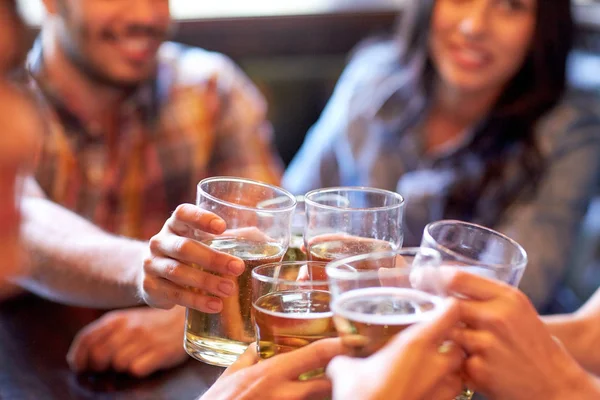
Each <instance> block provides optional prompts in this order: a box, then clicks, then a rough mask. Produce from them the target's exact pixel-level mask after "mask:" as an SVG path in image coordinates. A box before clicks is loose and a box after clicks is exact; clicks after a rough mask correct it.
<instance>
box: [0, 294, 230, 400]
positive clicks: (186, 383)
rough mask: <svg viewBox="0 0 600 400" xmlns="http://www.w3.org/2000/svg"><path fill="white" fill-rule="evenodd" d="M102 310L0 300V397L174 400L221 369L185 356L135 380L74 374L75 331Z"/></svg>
mask: <svg viewBox="0 0 600 400" xmlns="http://www.w3.org/2000/svg"><path fill="white" fill-rule="evenodd" d="M101 314H102V312H100V311H97V310H89V309H83V308H74V307H66V306H62V305H58V304H54V303H51V302H48V301H44V300H41V299H39V298H36V297H33V296H25V297H22V298H20V299H17V300H13V301H10V302H5V303H1V304H0V399H2V400H29V399H31V400H51V399H60V400H67V399H86V400H87V399H102V400H108V399H134V400H137V399H149V400H150V399H152V400H160V399H169V400H171V399H173V400H180V399H181V400H188V399H189V400H191V399H195V398H197V397H198V396H199V395H201V394H202V393H204V392H205V391H206V390H207V389H208V387H210V385H212V383H213V382H214V381H215V380H216V379H217V378H218V377H219V375H220V374H221V373H222V371H223V369H221V368H217V367H212V366H209V365H205V364H203V363H200V362H197V361H194V360H191V359H190V360H189V361H188V362H187V363H185V364H184V365H183V366H181V367H179V368H176V369H174V370H171V371H167V372H161V373H156V374H154V375H152V376H150V377H149V378H147V379H143V380H137V379H134V378H131V377H129V376H127V375H121V374H116V373H107V374H85V375H76V374H74V373H72V372H71V371H70V370H69V368H68V366H67V363H66V361H65V355H66V354H67V351H68V349H69V345H70V344H71V341H72V339H73V337H74V335H75V334H76V333H77V332H78V331H79V329H81V328H82V327H83V326H85V325H86V324H88V323H90V322H91V321H93V320H94V319H96V318H98V317H99V316H100V315H101Z"/></svg>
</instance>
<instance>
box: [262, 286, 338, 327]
mask: <svg viewBox="0 0 600 400" xmlns="http://www.w3.org/2000/svg"><path fill="white" fill-rule="evenodd" d="M311 292H314V293H317V292H323V291H320V290H314V291H294V292H282V293H280V295H281V296H282V299H281V302H282V303H285V304H286V305H288V306H292V307H294V306H295V309H294V310H290V311H287V312H285V311H273V310H268V309H266V308H264V307H259V306H257V305H256V303H253V304H252V306H253V307H254V308H255V309H256V310H258V311H260V312H261V313H264V314H267V315H270V316H273V317H278V318H287V319H297V320H313V319H321V318H331V317H332V316H333V313H332V312H331V311H327V312H314V311H308V310H309V309H310V307H311V305H312V304H311V303H312V302H311V300H310V299H308V298H307V297H305V296H306V295H307V294H310V293H311ZM323 293H328V292H323ZM271 295H272V294H271ZM267 296H269V295H267ZM283 296H287V299H283ZM264 297H265V296H263V298H264ZM259 301H260V299H259ZM290 308H291V307H290Z"/></svg>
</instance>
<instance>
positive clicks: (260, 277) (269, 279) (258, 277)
mask: <svg viewBox="0 0 600 400" xmlns="http://www.w3.org/2000/svg"><path fill="white" fill-rule="evenodd" d="M296 265H298V266H302V265H315V266H318V267H323V270H325V271H327V263H326V262H324V261H280V262H272V263H269V264H263V265H259V266H258V267H256V268H254V269H253V270H252V274H251V275H252V279H256V280H258V281H260V282H263V283H281V284H284V285H290V286H292V285H293V286H297V287H308V286H315V285H318V286H321V285H329V281H328V280H319V281H314V280H310V281H292V280H289V279H281V278H273V277H270V276H266V275H260V274H259V272H260V270H262V269H267V268H274V267H285V266H296Z"/></svg>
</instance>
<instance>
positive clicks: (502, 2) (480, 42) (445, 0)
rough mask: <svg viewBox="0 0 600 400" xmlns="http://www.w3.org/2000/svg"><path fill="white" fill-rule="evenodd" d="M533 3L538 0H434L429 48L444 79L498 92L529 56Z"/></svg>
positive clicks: (461, 87) (470, 89) (455, 86)
mask: <svg viewBox="0 0 600 400" xmlns="http://www.w3.org/2000/svg"><path fill="white" fill-rule="evenodd" d="M537 7H538V4H537V0H437V1H436V3H435V7H434V10H433V17H432V25H431V30H432V31H431V35H430V42H429V51H430V54H431V57H432V60H433V63H434V65H435V68H436V70H437V72H438V75H439V77H440V79H441V82H442V84H443V85H444V86H445V87H448V88H450V89H452V90H455V91H458V92H461V93H481V92H483V93H490V92H494V91H498V92H499V91H501V90H502V89H503V88H504V87H505V85H506V84H507V83H508V82H509V81H510V80H511V79H512V78H513V77H514V76H515V75H516V74H517V72H518V71H519V70H520V69H521V66H522V65H523V63H524V61H525V59H526V57H527V54H528V52H529V49H530V47H531V44H532V41H533V36H534V32H535V26H536V13H537Z"/></svg>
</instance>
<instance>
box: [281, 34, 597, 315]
mask: <svg viewBox="0 0 600 400" xmlns="http://www.w3.org/2000/svg"><path fill="white" fill-rule="evenodd" d="M390 46H392V48H390ZM393 46H396V44H394V43H392V42H390V43H377V44H372V45H370V46H367V47H364V48H363V49H362V50H359V51H358V52H357V54H356V55H355V56H354V58H353V59H352V60H351V61H350V63H349V65H348V66H347V67H346V69H345V71H344V73H343V74H342V77H341V78H340V80H339V82H338V84H337V86H336V89H335V92H334V94H333V96H332V98H331V100H330V101H329V104H328V105H327V107H326V109H325V111H324V112H323V114H322V115H321V118H320V119H319V121H318V122H317V123H316V125H315V126H314V127H313V128H312V129H311V131H310V132H309V133H308V136H307V139H306V141H305V143H304V145H303V146H302V149H301V150H300V152H299V153H298V155H297V156H296V157H295V159H294V160H293V161H292V163H291V165H290V167H289V168H288V170H287V171H286V174H285V176H284V179H283V186H284V187H286V188H287V189H289V190H290V191H292V192H293V193H297V194H301V193H306V192H307V191H309V190H312V189H315V188H319V187H329V186H372V187H379V188H383V189H388V190H392V191H397V192H398V193H400V194H402V195H403V196H404V198H405V200H406V203H405V205H406V207H405V212H404V235H405V237H404V245H408V246H415V245H419V243H420V241H421V236H422V232H423V229H424V227H425V225H426V224H428V223H429V222H432V221H435V220H439V219H445V218H454V219H462V220H466V221H472V222H477V223H481V224H484V225H487V226H490V227H492V228H495V229H497V230H499V231H501V232H504V233H506V234H507V235H509V236H511V237H512V238H513V239H515V240H516V241H518V242H519V243H521V245H523V247H524V248H525V250H526V251H527V253H528V256H529V263H528V266H527V270H526V271H525V275H524V277H523V280H522V282H521V288H522V289H523V291H524V292H525V293H527V294H528V295H529V296H530V297H531V298H532V300H533V301H534V303H535V304H536V305H537V306H538V307H542V306H543V305H545V304H546V303H547V301H548V300H549V299H550V298H551V296H552V294H553V291H554V289H555V287H556V285H557V282H559V281H560V279H561V278H562V277H563V275H564V272H565V269H566V268H567V266H568V265H569V258H570V255H571V250H572V247H573V244H574V240H575V238H576V237H577V233H578V228H579V225H580V222H581V220H582V219H583V216H584V215H585V212H586V209H587V206H588V204H589V201H590V199H591V197H592V196H593V195H594V193H595V191H596V188H597V184H598V182H599V181H600V176H599V173H600V117H599V112H598V111H599V109H598V107H597V104H596V103H595V102H594V101H590V100H589V99H587V98H583V99H576V98H569V99H565V101H564V102H563V104H561V105H560V106H558V107H557V108H556V109H555V110H553V111H552V112H550V113H549V114H548V115H547V116H545V117H544V118H543V119H542V120H541V121H539V123H538V125H537V127H536V139H537V141H538V147H539V149H540V151H541V153H542V157H543V159H544V160H543V161H544V165H545V168H544V170H543V172H542V176H541V179H540V181H539V182H538V183H537V185H535V184H534V182H531V181H530V180H527V177H526V176H525V175H524V173H523V168H521V165H520V159H519V158H518V155H519V144H517V145H516V146H514V147H513V148H511V149H506V150H507V151H505V152H503V153H502V155H503V157H505V159H506V161H507V168H506V173H505V174H504V175H503V179H502V180H501V181H499V182H496V183H495V184H494V185H491V187H488V188H486V190H485V191H484V193H482V195H481V197H479V198H476V199H473V196H472V195H471V193H473V192H476V190H473V189H477V188H479V187H480V186H479V185H481V180H482V174H483V170H484V167H485V165H486V163H487V162H488V161H489V160H487V159H485V158H482V156H481V155H480V154H479V153H478V151H477V149H476V148H475V146H474V140H473V139H474V137H473V136H474V134H471V135H465V136H466V138H465V140H463V141H461V142H457V143H452V144H451V145H449V146H446V147H445V148H444V149H441V150H440V151H436V152H435V153H426V152H425V151H424V149H423V147H424V146H423V144H422V135H421V134H420V133H421V130H420V129H419V125H420V123H421V120H420V118H422V115H423V113H422V110H423V108H424V107H426V101H425V99H424V97H423V96H422V95H421V94H420V91H419V89H418V88H414V87H410V86H409V85H407V82H411V79H410V75H409V72H408V71H406V70H403V69H401V68H399V67H398V66H397V61H396V59H395V58H394V57H393V56H394V54H395V52H394V49H393ZM473 131H474V130H473ZM456 185H458V187H460V188H464V194H463V197H462V198H461V199H462V200H463V201H458V202H455V203H454V204H452V205H450V204H449V193H450V190H451V188H453V187H457V186H456ZM505 193H515V194H516V196H515V197H516V199H515V200H514V201H513V202H512V203H511V204H510V206H509V207H507V208H506V207H504V208H503V207H502V205H501V202H500V201H499V198H501V197H502V196H503V195H504V194H505ZM473 200H475V201H473Z"/></svg>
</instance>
